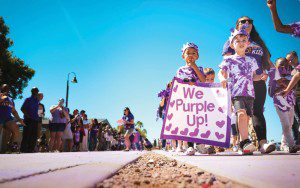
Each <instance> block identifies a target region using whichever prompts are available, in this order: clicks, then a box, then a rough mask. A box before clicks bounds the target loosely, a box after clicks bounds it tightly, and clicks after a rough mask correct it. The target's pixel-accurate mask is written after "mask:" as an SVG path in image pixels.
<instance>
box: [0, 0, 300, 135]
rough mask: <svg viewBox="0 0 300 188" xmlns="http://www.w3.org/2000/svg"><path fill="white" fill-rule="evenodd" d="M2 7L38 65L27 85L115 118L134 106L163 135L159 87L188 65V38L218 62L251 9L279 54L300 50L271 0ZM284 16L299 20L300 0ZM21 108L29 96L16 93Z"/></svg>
mask: <svg viewBox="0 0 300 188" xmlns="http://www.w3.org/2000/svg"><path fill="white" fill-rule="evenodd" d="M0 3H1V6H0V15H1V16H3V17H4V19H5V22H6V24H7V25H8V26H9V27H10V35H9V37H10V38H11V39H12V40H13V41H14V46H13V47H11V49H10V50H12V51H13V52H14V54H15V55H16V56H18V57H20V58H21V59H23V60H24V61H25V63H26V64H28V65H29V66H30V67H32V68H33V69H35V70H36V75H35V76H34V78H33V79H32V80H31V81H30V82H29V86H28V87H27V88H26V89H25V92H24V96H25V97H27V96H29V92H30V88H32V87H33V86H37V87H39V88H40V91H42V92H43V93H44V95H45V98H44V100H43V103H44V104H45V107H46V109H47V113H46V116H49V107H50V106H51V105H53V104H56V103H57V101H58V99H59V98H60V97H65V95H66V77H67V74H68V73H69V72H72V71H74V72H75V73H76V74H77V78H78V82H79V83H78V84H70V95H69V107H70V108H71V110H73V109H74V108H78V109H85V110H86V111H87V114H88V115H89V117H90V118H91V117H96V118H107V119H108V120H109V121H110V123H111V124H112V125H116V121H117V120H118V119H120V118H121V116H122V110H123V108H124V107H125V106H129V107H130V108H131V110H132V112H133V114H134V116H135V120H136V121H137V120H140V121H142V122H144V125H145V128H146V129H147V130H148V135H149V137H150V139H153V138H155V137H156V138H158V137H159V134H160V130H161V124H162V122H161V121H158V122H156V121H155V118H156V109H157V106H158V103H159V99H158V98H157V93H158V92H159V91H160V90H161V89H163V88H164V87H165V85H166V83H167V82H168V81H169V80H170V79H172V77H173V76H174V74H175V73H176V70H177V69H178V68H179V67H180V66H182V65H184V61H183V60H182V59H181V54H180V48H181V46H182V44H183V43H186V42H188V41H189V42H194V43H196V44H198V46H199V50H200V51H199V55H200V58H199V60H198V62H197V64H198V65H200V66H203V67H212V68H214V69H215V70H217V69H218V67H217V66H218V64H219V63H220V62H221V60H222V56H221V51H222V47H223V44H224V42H225V41H226V40H227V38H228V36H229V29H230V28H231V27H233V26H234V24H235V21H236V20H237V18H238V17H240V16H243V15H247V16H249V17H251V18H252V19H253V20H254V25H255V27H256V29H257V30H258V32H259V33H260V35H261V36H262V38H263V39H264V41H265V42H266V44H267V46H268V47H269V50H270V51H271V53H272V61H274V60H275V59H276V58H278V57H280V56H285V54H286V53H287V52H289V51H291V50H296V51H297V52H298V53H299V52H300V40H299V39H295V38H293V37H291V36H289V35H284V34H279V33H277V32H275V30H274V27H273V23H272V20H271V16H270V11H269V9H268V7H267V6H266V1H264V0H260V1H253V0H244V1H240V0H234V1H233V0H232V1H228V0H210V1H200V0H199V1H186V0H185V1H165V0H161V1H97V0H93V1H79V0H74V1H63V0H61V1H58V0H53V1H46V0H40V1H34V0H32V1H30V0H28V1H21V0H20V1H9V0H0ZM277 4H278V11H279V15H280V17H281V19H282V22H283V23H292V22H296V21H299V20H300V14H299V13H298V14H297V11H299V10H300V1H299V0H289V1H287V0H284V1H283V0H278V2H277ZM15 102H16V106H17V108H18V109H19V108H20V107H21V104H22V102H23V100H16V101H15ZM265 107H266V111H265V116H266V121H267V134H268V139H274V140H276V141H279V140H280V139H281V125H280V122H279V118H278V116H277V114H276V111H275V109H274V107H273V103H272V101H271V99H270V98H269V97H268V99H267V102H266V105H265Z"/></svg>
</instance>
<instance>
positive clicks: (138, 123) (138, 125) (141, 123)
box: [135, 121, 144, 129]
mask: <svg viewBox="0 0 300 188" xmlns="http://www.w3.org/2000/svg"><path fill="white" fill-rule="evenodd" d="M135 126H137V127H138V128H140V129H141V128H143V127H144V125H143V122H141V121H137V122H136V124H135Z"/></svg>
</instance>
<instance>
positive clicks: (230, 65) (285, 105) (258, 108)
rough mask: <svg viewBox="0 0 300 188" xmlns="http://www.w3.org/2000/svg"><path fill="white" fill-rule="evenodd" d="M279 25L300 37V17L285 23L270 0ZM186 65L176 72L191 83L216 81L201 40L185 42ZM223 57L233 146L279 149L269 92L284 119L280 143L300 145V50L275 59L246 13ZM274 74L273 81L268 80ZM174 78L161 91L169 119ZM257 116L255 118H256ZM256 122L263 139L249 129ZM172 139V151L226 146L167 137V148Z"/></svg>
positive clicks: (161, 111) (290, 147) (289, 148)
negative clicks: (201, 61)
mask: <svg viewBox="0 0 300 188" xmlns="http://www.w3.org/2000/svg"><path fill="white" fill-rule="evenodd" d="M267 5H268V7H269V8H270V10H271V14H272V19H273V21H274V26H275V29H276V30H277V31H279V32H282V33H288V34H292V35H293V36H294V37H296V38H299V37H300V22H297V23H294V24H289V25H283V24H282V23H281V21H280V19H279V16H278V14H277V10H276V1H275V0H268V1H267ZM181 55H182V58H183V59H184V61H185V66H182V67H180V68H179V69H178V71H177V73H176V75H175V77H176V78H178V79H181V80H182V81H183V82H186V83H188V84H191V85H195V84H196V85H197V84H198V83H200V82H206V83H213V82H214V79H215V75H216V74H215V71H214V70H213V69H212V68H203V67H201V66H198V65H197V64H196V61H197V60H198V58H199V53H198V46H197V45H196V44H194V43H186V44H184V45H183V47H182V54H181ZM222 55H223V61H222V63H221V64H220V65H219V68H220V70H219V71H218V75H217V76H218V78H219V81H220V83H221V84H222V85H223V87H228V89H229V90H230V93H231V101H232V112H233V113H232V117H231V122H232V127H231V130H232V142H231V143H232V150H233V151H239V150H240V151H241V152H242V153H243V154H253V152H254V151H256V150H259V151H260V152H261V153H263V154H268V153H271V152H273V151H275V149H276V146H275V144H274V143H273V142H268V141H267V126H266V120H265V117H264V105H265V100H266V97H267V92H268V94H269V96H270V97H272V98H273V103H274V107H275V108H276V112H277V115H278V116H279V119H280V123H281V125H282V140H281V146H280V149H281V150H283V151H286V152H289V153H296V152H297V151H299V150H300V145H299V124H300V120H299V116H300V113H299V107H300V103H299V100H300V95H299V92H300V87H299V79H300V78H299V77H300V75H299V74H300V65H299V61H298V55H297V52H295V51H291V52H290V53H288V54H286V55H285V57H279V58H278V59H277V60H276V62H275V64H273V63H272V62H271V60H270V57H271V53H270V51H269V49H268V47H267V45H266V44H265V42H264V41H263V39H262V38H261V37H260V35H259V33H258V32H257V30H256V28H255V26H254V21H253V20H252V19H251V18H249V17H248V16H243V17H240V18H239V19H238V20H237V21H236V24H235V28H233V29H232V30H231V34H230V36H229V39H228V40H227V41H226V43H225V44H224V47H223V52H222ZM268 78H269V82H268V85H267V84H266V82H267V80H268ZM294 86H296V88H295V87H294ZM171 88H172V82H170V83H169V84H168V85H167V88H166V89H165V90H163V91H161V92H160V93H159V94H158V97H159V98H161V102H160V104H159V108H158V117H160V118H162V119H164V116H165V113H166V106H167V102H168V98H169V96H170V92H171ZM250 120H251V121H250ZM250 122H252V125H253V128H254V131H255V134H256V137H257V141H258V145H257V146H256V145H255V144H254V143H253V139H251V136H250V134H249V132H250V130H249V124H250ZM166 143H169V144H170V145H171V150H172V151H178V152H187V154H192V155H193V154H194V153H195V151H196V150H198V152H200V153H205V154H207V153H208V154H212V153H215V152H216V151H224V149H222V148H218V147H213V146H209V145H203V144H195V143H191V142H186V141H181V140H162V148H163V149H165V148H166V147H167V144H166Z"/></svg>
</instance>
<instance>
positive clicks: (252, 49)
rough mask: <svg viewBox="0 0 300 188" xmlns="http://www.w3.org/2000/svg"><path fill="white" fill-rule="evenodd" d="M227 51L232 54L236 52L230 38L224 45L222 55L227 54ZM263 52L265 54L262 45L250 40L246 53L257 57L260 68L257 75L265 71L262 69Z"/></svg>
mask: <svg viewBox="0 0 300 188" xmlns="http://www.w3.org/2000/svg"><path fill="white" fill-rule="evenodd" d="M227 53H229V54H232V55H233V54H235V51H234V49H232V48H231V47H230V42H229V40H228V41H226V43H225V44H224V46H223V52H222V55H225V54H227ZM263 54H264V52H263V49H262V47H260V46H259V45H258V44H256V43H255V42H253V41H251V40H250V45H249V46H248V47H247V49H246V55H247V56H250V57H254V58H255V60H256V62H257V65H258V69H257V70H256V74H257V75H261V74H262V73H263V69H262V57H263Z"/></svg>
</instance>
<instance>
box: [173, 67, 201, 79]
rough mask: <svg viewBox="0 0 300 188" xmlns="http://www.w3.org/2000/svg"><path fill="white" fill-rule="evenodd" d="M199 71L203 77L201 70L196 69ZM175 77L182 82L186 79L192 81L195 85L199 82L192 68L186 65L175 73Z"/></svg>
mask: <svg viewBox="0 0 300 188" xmlns="http://www.w3.org/2000/svg"><path fill="white" fill-rule="evenodd" d="M198 69H199V71H200V72H201V73H202V74H203V75H204V73H203V68H202V67H198ZM176 77H177V78H179V79H181V80H184V79H188V80H189V81H191V80H194V81H195V82H196V83H200V80H199V78H198V76H197V74H196V72H195V71H194V69H193V68H192V67H189V66H187V65H185V66H182V67H180V68H179V69H178V70H177V72H176Z"/></svg>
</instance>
